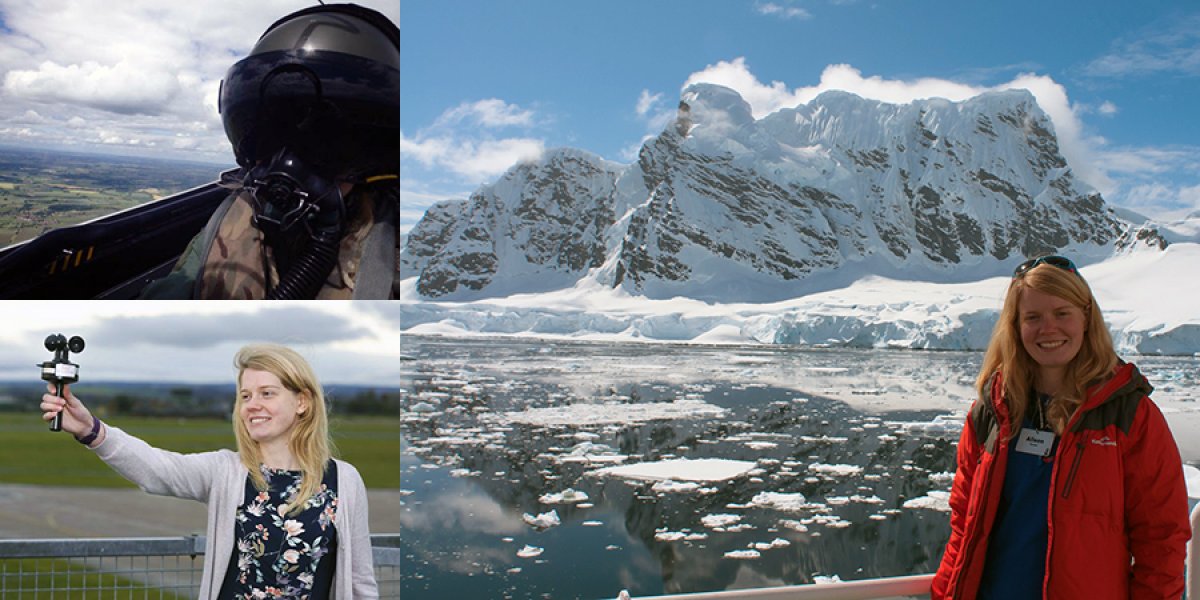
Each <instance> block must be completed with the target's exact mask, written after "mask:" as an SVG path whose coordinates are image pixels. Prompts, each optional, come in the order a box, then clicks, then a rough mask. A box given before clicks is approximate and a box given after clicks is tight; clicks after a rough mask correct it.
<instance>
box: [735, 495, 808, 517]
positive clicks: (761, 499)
mask: <svg viewBox="0 0 1200 600" xmlns="http://www.w3.org/2000/svg"><path fill="white" fill-rule="evenodd" d="M750 504H751V505H752V506H757V507H759V508H771V509H774V510H780V511H784V512H797V511H801V510H805V509H807V508H812V505H811V504H809V503H808V499H807V498H805V497H804V494H801V493H799V492H797V493H794V494H788V493H784V492H759V493H758V494H755V496H754V497H753V498H751V499H750Z"/></svg>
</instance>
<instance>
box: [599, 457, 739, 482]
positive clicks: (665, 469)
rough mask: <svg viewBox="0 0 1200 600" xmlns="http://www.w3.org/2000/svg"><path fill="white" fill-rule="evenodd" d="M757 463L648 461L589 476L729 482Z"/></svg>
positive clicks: (732, 461)
mask: <svg viewBox="0 0 1200 600" xmlns="http://www.w3.org/2000/svg"><path fill="white" fill-rule="evenodd" d="M754 467H755V464H754V463H753V462H750V461H745V460H729V459H724V458H700V459H695V460H692V459H688V458H676V459H671V460H660V461H657V462H644V463H636V464H632V465H622V466H619V467H605V468H603V469H597V470H595V471H592V472H590V473H588V474H589V475H613V476H616V477H625V478H628V479H641V480H646V481H658V480H665V479H674V480H676V481H725V480H728V479H733V478H735V477H739V476H741V475H744V474H746V473H749V472H750V471H751V470H753V469H754Z"/></svg>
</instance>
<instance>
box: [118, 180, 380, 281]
mask: <svg viewBox="0 0 1200 600" xmlns="http://www.w3.org/2000/svg"><path fill="white" fill-rule="evenodd" d="M350 196H351V198H354V200H355V201H356V203H357V205H358V209H357V210H356V211H355V212H354V215H353V216H352V217H351V220H350V221H349V222H348V223H346V233H345V234H344V236H343V237H342V240H341V243H340V246H339V251H338V260H337V263H336V264H335V265H334V267H333V270H332V271H330V273H329V276H328V277H327V278H326V280H325V284H324V285H323V286H322V287H321V289H320V291H319V292H318V293H317V296H316V299H318V300H349V299H353V298H359V299H387V298H388V297H393V298H395V297H398V287H399V269H398V265H397V260H398V258H396V257H397V255H398V249H397V248H398V246H397V242H398V233H397V231H396V228H397V225H398V221H397V222H396V223H395V224H392V223H389V221H392V220H394V219H389V218H387V217H388V215H387V214H386V213H389V212H391V210H398V209H399V207H398V206H397V207H394V208H393V207H390V206H387V205H385V204H381V203H377V200H379V201H383V202H386V200H387V199H386V198H384V197H383V195H379V194H376V193H375V192H374V191H372V190H370V189H369V188H368V189H362V190H360V189H355V190H352V191H351V194H350ZM377 213H378V214H379V216H380V217H381V218H378V219H377V218H376V214H377ZM252 215H253V209H252V208H251V205H250V200H249V197H248V194H247V192H245V191H240V192H237V193H236V195H231V197H230V198H229V199H227V200H226V201H225V202H224V203H222V204H221V206H220V208H218V209H217V211H216V212H215V213H214V214H213V216H212V218H211V219H210V220H209V222H208V225H207V226H206V227H205V228H204V231H202V232H201V233H200V234H199V235H197V236H196V237H194V238H192V241H191V243H189V244H188V247H187V249H186V250H184V252H183V255H182V256H180V258H179V261H178V262H177V263H176V264H175V268H174V269H173V270H172V271H171V273H170V275H168V276H166V277H164V278H162V279H159V280H157V281H154V282H152V283H151V284H150V285H149V286H147V287H146V290H145V291H144V292H143V293H142V297H143V298H148V299H154V298H157V299H164V298H195V299H239V300H258V299H262V298H264V297H265V296H266V293H267V281H268V278H269V281H270V283H271V287H274V286H275V285H277V284H278V283H279V273H278V272H277V270H276V268H275V261H274V259H273V257H272V256H271V248H270V247H269V246H268V245H267V244H265V243H264V242H263V235H262V232H261V231H259V230H258V229H257V228H255V227H254V226H253V224H251V221H250V217H251V216H252ZM364 254H365V255H366V256H368V257H370V259H371V260H370V261H369V262H368V265H370V266H372V267H373V268H369V269H366V270H364V272H367V271H370V272H369V273H368V275H367V279H368V280H364V281H362V282H358V281H357V279H358V276H359V275H360V267H361V266H362V265H363V264H364V263H363V259H364ZM381 264H386V265H387V266H388V267H389V269H388V271H390V272H391V273H388V272H385V271H384V270H382V269H380V268H379V265H381ZM389 274H390V275H391V277H390V278H389V277H388V275H389ZM356 282H357V283H358V285H357V286H356ZM356 288H358V289H356Z"/></svg>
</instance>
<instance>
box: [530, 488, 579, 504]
mask: <svg viewBox="0 0 1200 600" xmlns="http://www.w3.org/2000/svg"><path fill="white" fill-rule="evenodd" d="M587 499H588V495H587V492H580V491H576V490H575V489H574V488H567V489H565V490H563V491H562V492H559V493H557V494H542V496H541V497H540V498H538V502H541V503H542V504H578V503H580V502H586V501H587Z"/></svg>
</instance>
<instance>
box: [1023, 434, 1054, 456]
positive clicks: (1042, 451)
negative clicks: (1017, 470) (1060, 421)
mask: <svg viewBox="0 0 1200 600" xmlns="http://www.w3.org/2000/svg"><path fill="white" fill-rule="evenodd" d="M1052 448H1054V432H1053V431H1038V430H1037V429H1030V428H1028V427H1022V428H1021V435H1019V436H1017V452H1022V453H1025V454H1032V455H1034V456H1042V457H1046V456H1050V450H1051V449H1052Z"/></svg>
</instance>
